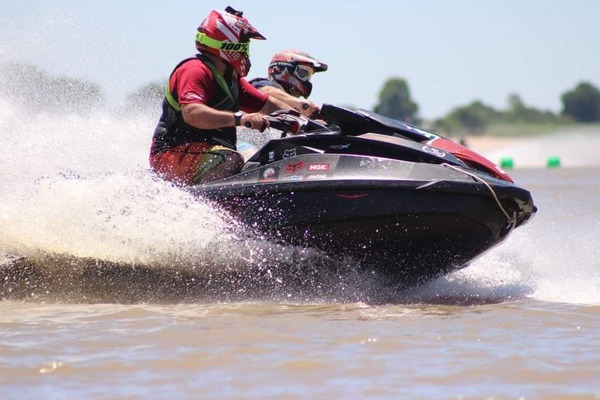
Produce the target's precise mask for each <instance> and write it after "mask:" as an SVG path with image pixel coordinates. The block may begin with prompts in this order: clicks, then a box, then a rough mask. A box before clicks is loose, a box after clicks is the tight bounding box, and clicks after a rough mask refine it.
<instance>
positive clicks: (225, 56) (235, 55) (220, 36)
mask: <svg viewBox="0 0 600 400" xmlns="http://www.w3.org/2000/svg"><path fill="white" fill-rule="evenodd" d="M242 15H243V13H242V12H241V11H236V10H234V9H233V8H231V7H227V8H226V9H225V11H217V10H213V11H211V12H210V14H209V15H208V17H206V18H205V19H204V21H202V23H201V24H200V26H199V27H198V32H197V33H196V49H198V51H200V52H204V53H210V54H213V55H215V56H217V57H220V58H221V59H222V60H223V61H225V62H226V63H227V64H229V65H231V66H232V67H233V69H234V70H236V71H237V73H238V74H239V75H240V76H242V77H244V76H246V75H248V71H250V65H251V64H250V39H262V40H265V39H266V38H265V37H264V36H263V35H261V34H260V33H259V32H258V31H257V30H256V29H255V28H254V27H253V26H252V25H250V23H249V22H248V20H247V19H246V18H244V17H243V16H242Z"/></svg>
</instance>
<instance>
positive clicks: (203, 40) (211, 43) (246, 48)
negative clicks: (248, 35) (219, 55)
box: [196, 32, 250, 57]
mask: <svg viewBox="0 0 600 400" xmlns="http://www.w3.org/2000/svg"><path fill="white" fill-rule="evenodd" d="M196 41H197V42H198V43H200V44H202V45H204V46H208V47H211V48H213V49H217V50H220V51H224V52H228V53H243V55H244V57H250V41H246V42H242V43H233V42H229V41H227V40H216V39H213V38H211V37H208V36H207V35H206V33H203V32H198V33H196Z"/></svg>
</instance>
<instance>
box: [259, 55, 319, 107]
mask: <svg viewBox="0 0 600 400" xmlns="http://www.w3.org/2000/svg"><path fill="white" fill-rule="evenodd" d="M321 71H327V64H325V63H322V62H321V61H319V60H317V59H316V58H314V57H312V56H310V55H309V54H307V53H305V52H303V51H300V50H284V51H281V52H279V53H277V54H275V55H274V56H273V58H272V59H271V63H270V64H269V78H271V79H273V80H274V81H275V82H277V83H278V84H279V85H280V86H281V87H282V88H283V89H284V90H285V91H286V92H288V93H289V94H291V95H292V96H295V97H300V96H302V97H304V98H305V99H306V98H308V96H310V93H311V92H312V83H311V82H310V78H311V77H312V75H313V74H314V73H315V72H321Z"/></svg>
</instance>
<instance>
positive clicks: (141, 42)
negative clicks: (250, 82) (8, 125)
mask: <svg viewBox="0 0 600 400" xmlns="http://www.w3.org/2000/svg"><path fill="white" fill-rule="evenodd" d="M228 5H231V6H232V7H234V8H236V9H238V10H242V11H244V16H245V17H247V18H248V20H249V21H250V23H251V24H252V25H253V26H254V27H255V28H257V29H258V30H259V31H260V32H261V33H262V34H263V35H264V36H265V37H266V38H267V40H266V41H252V43H251V47H250V48H251V61H252V68H251V70H250V73H249V75H248V78H253V77H257V76H261V77H262V76H265V75H266V71H267V66H268V63H269V61H270V59H271V57H272V56H273V54H274V53H276V52H278V51H281V50H284V49H288V48H297V49H301V50H304V51H306V52H308V53H310V54H311V55H313V56H314V57H316V58H317V59H319V60H321V61H323V62H325V63H327V64H328V65H329V70H328V71H326V72H322V73H319V74H316V75H315V76H314V77H313V80H312V82H313V85H314V88H313V93H312V95H311V97H310V99H311V100H313V101H314V102H315V103H317V104H322V103H331V104H337V105H351V106H355V107H359V108H364V109H372V108H373V107H374V106H375V105H376V104H377V102H378V99H379V97H378V96H379V92H380V91H381V89H382V88H383V85H384V83H385V81H386V80H388V79H390V78H402V79H405V80H406V81H407V83H408V85H409V88H410V91H411V97H412V99H413V100H414V101H415V102H416V103H417V104H418V105H419V115H420V116H421V117H422V118H425V119H433V118H439V117H442V116H444V115H445V114H447V113H448V112H449V111H451V110H452V109H453V108H455V107H459V106H464V105H467V104H469V103H471V102H472V101H475V100H480V101H482V102H484V103H485V104H487V105H490V106H492V107H494V108H497V109H506V108H507V99H508V96H509V95H510V94H513V93H514V94H518V95H519V96H520V97H521V99H522V101H523V102H524V103H525V104H526V105H528V106H532V107H536V108H539V109H543V110H550V111H553V112H560V110H561V107H562V103H561V100H560V96H561V95H562V94H563V93H564V92H566V91H568V90H571V89H573V88H574V87H575V86H576V85H577V84H578V83H580V82H589V83H592V84H593V85H595V86H596V87H600V50H599V48H598V43H599V42H600V23H598V21H599V20H600V0H552V1H548V0H485V1H484V0H419V1H415V0H410V1H405V0H396V1H394V2H390V1H389V0H386V1H380V0H361V1H355V0H319V1H317V0H303V1H300V2H281V1H278V2H275V1H271V0H265V1H260V0H254V1H247V0H246V1H242V0H228V1H212V2H210V1H206V0H196V1H191V0H178V1H152V0H122V1H114V0H105V1H98V0H95V1H91V0H39V1H37V0H20V1H18V2H17V1H3V2H2V4H0V62H1V61H3V60H7V61H16V62H25V63H29V64H33V65H36V66H38V67H39V68H41V69H42V70H44V71H46V72H47V73H49V74H51V75H53V76H70V77H75V78H80V79H85V80H89V81H92V82H95V83H96V84H98V85H99V86H100V87H101V88H102V90H103V92H104V93H105V94H106V95H107V96H109V98H110V100H111V102H113V103H116V104H118V103H119V102H122V101H124V99H125V97H126V95H127V94H128V93H131V92H132V91H134V90H136V89H138V88H139V87H141V86H143V85H145V84H147V83H150V82H156V81H161V82H162V81H164V80H166V78H167V77H168V75H169V74H170V72H171V70H172V69H173V67H174V66H175V65H176V64H177V63H178V62H179V61H180V60H182V59H184V58H186V57H188V56H190V55H193V54H194V53H195V48H194V37H195V32H196V28H197V27H198V25H199V23H200V22H201V21H202V20H203V19H204V17H205V16H206V15H208V14H209V13H210V11H211V10H212V9H221V10H222V9H225V7H226V6H228Z"/></svg>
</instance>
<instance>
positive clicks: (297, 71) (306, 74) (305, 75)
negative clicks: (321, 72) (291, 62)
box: [294, 64, 315, 82]
mask: <svg viewBox="0 0 600 400" xmlns="http://www.w3.org/2000/svg"><path fill="white" fill-rule="evenodd" d="M314 73H315V70H314V69H312V68H311V67H309V66H307V65H302V64H298V65H296V68H294V75H296V77H297V78H298V79H300V80H301V81H303V82H308V81H310V78H311V77H312V76H313V74H314Z"/></svg>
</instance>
